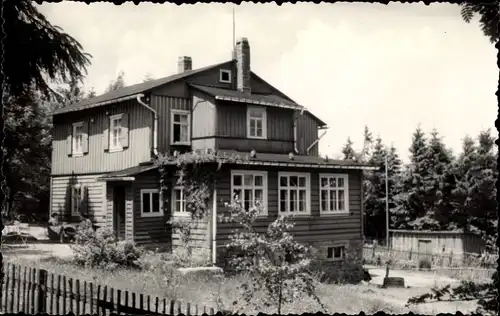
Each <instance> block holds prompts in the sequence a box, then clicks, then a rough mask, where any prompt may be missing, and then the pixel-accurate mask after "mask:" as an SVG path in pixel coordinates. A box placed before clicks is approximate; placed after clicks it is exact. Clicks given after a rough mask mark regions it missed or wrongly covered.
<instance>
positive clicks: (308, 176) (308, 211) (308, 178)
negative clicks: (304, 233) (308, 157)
mask: <svg viewBox="0 0 500 316" xmlns="http://www.w3.org/2000/svg"><path fill="white" fill-rule="evenodd" d="M282 176H287V177H290V176H298V177H304V176H305V177H306V211H305V212H303V213H300V212H281V194H280V190H281V189H282V188H289V186H286V187H282V186H281V181H280V179H281V177H282ZM288 201H290V198H288ZM280 215H286V216H311V174H310V173H309V172H278V216H280Z"/></svg>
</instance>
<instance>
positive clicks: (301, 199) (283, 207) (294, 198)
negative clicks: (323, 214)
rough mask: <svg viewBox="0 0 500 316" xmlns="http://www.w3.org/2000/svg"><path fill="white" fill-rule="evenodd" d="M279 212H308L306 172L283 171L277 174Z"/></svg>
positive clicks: (307, 179)
mask: <svg viewBox="0 0 500 316" xmlns="http://www.w3.org/2000/svg"><path fill="white" fill-rule="evenodd" d="M278 177H279V206H278V207H279V213H280V214H283V215H285V214H298V215H300V214H304V215H305V214H310V213H311V210H310V207H309V199H310V198H309V196H310V187H311V186H310V177H309V174H308V173H285V172H280V173H279V175H278Z"/></svg>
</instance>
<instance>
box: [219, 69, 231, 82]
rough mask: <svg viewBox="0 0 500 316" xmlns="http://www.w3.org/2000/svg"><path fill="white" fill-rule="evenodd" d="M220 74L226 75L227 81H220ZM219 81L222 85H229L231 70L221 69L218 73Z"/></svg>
mask: <svg viewBox="0 0 500 316" xmlns="http://www.w3.org/2000/svg"><path fill="white" fill-rule="evenodd" d="M222 74H227V76H228V78H229V80H224V79H222ZM219 81H220V82H222V83H231V70H229V69H221V70H220V72H219Z"/></svg>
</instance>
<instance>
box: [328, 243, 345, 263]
mask: <svg viewBox="0 0 500 316" xmlns="http://www.w3.org/2000/svg"><path fill="white" fill-rule="evenodd" d="M326 257H327V258H328V259H331V260H343V259H345V246H336V247H328V248H327V255H326Z"/></svg>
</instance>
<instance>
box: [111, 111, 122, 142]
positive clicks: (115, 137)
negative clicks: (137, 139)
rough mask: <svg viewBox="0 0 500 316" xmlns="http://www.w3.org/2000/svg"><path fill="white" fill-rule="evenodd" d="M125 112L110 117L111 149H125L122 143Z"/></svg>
mask: <svg viewBox="0 0 500 316" xmlns="http://www.w3.org/2000/svg"><path fill="white" fill-rule="evenodd" d="M122 119H123V114H117V115H113V116H111V117H110V118H109V120H110V121H109V128H110V133H109V151H119V150H122V149H123V145H122V144H121V139H122V133H123V130H122V125H123V122H122Z"/></svg>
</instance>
